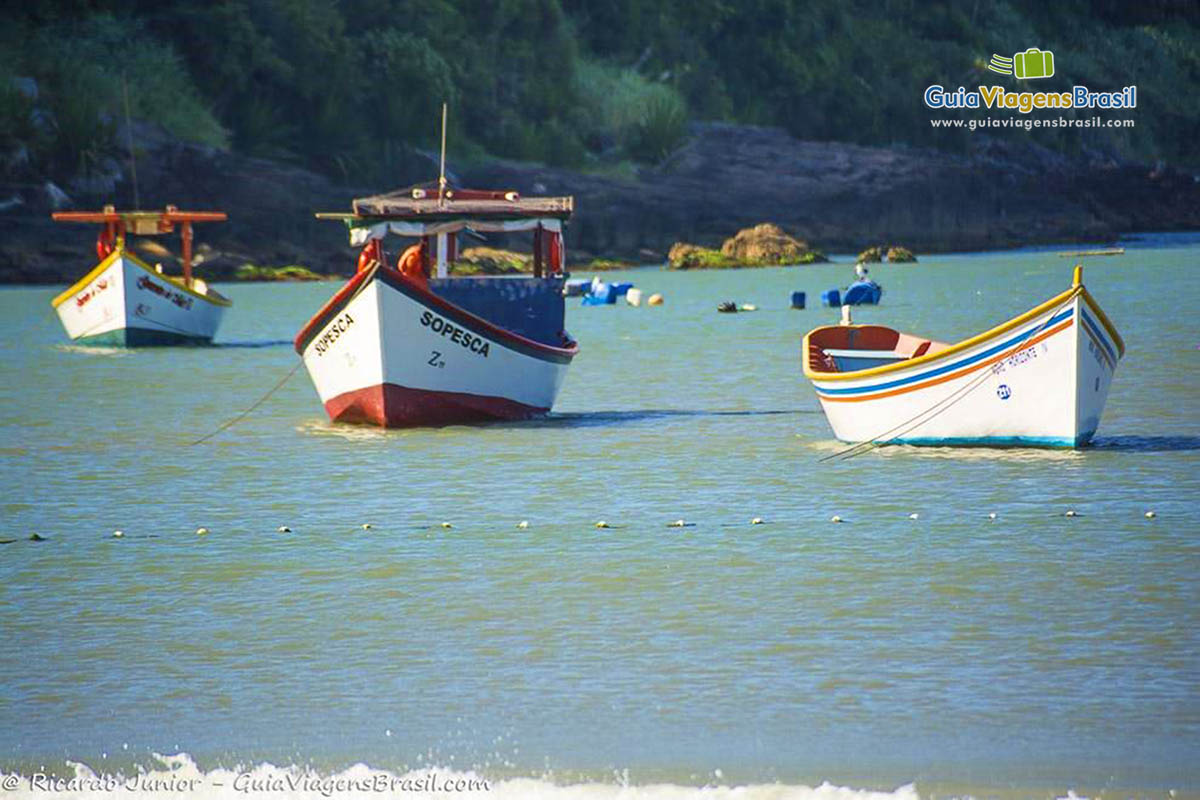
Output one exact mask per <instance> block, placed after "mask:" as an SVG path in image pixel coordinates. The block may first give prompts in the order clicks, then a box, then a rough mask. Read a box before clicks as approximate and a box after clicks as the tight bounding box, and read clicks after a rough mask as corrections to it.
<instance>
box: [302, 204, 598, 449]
mask: <svg viewBox="0 0 1200 800" xmlns="http://www.w3.org/2000/svg"><path fill="white" fill-rule="evenodd" d="M353 209H354V211H353V213H352V214H320V215H318V216H319V217H321V218H324V219H341V220H343V221H344V222H345V223H346V224H347V225H348V227H349V228H350V240H351V243H352V244H354V245H357V246H361V247H362V251H361V253H360V255H359V259H358V272H357V273H356V274H355V275H354V277H352V278H351V279H350V280H349V281H348V282H347V283H346V285H345V286H343V287H342V288H341V290H340V291H338V292H337V293H336V294H335V295H334V296H333V297H332V298H331V299H330V300H329V302H328V303H326V304H325V306H324V307H323V308H322V309H321V310H320V311H318V312H317V313H316V314H315V315H314V316H313V318H312V319H311V320H309V322H308V324H307V325H305V326H304V328H303V329H302V330H301V331H300V333H299V334H298V335H297V337H296V342H295V345H296V352H297V353H299V354H300V355H301V357H302V358H303V359H304V365H305V367H306V368H307V370H308V374H309V376H310V377H311V378H312V381H313V384H314V386H315V387H316V389H317V394H318V396H319V397H320V399H321V402H322V403H323V404H324V406H325V410H326V412H327V413H328V414H329V417H330V419H332V420H334V421H338V422H357V423H368V424H374V425H382V426H385V427H404V426H417V425H449V424H456V423H463V422H475V421H484V420H496V419H526V418H529V417H533V416H537V415H540V414H545V413H546V412H548V411H549V410H550V409H551V407H552V406H553V405H554V400H555V398H556V397H557V396H558V391H559V389H560V387H561V386H562V383H563V380H564V379H565V377H566V372H567V367H568V366H569V365H570V363H571V360H572V359H573V358H574V357H575V354H576V353H577V352H578V349H579V347H578V345H577V344H576V342H575V341H574V340H573V339H572V338H571V337H570V335H569V334H567V332H566V331H565V330H564V320H565V304H564V300H563V284H564V279H565V276H564V273H563V244H562V229H563V224H564V223H565V222H566V220H567V219H568V218H569V217H570V216H571V212H572V209H573V200H572V198H570V197H532V198H522V197H520V196H519V195H518V194H517V193H516V192H511V191H504V192H491V191H475V190H462V189H445V190H444V191H441V192H439V190H438V189H437V188H425V187H413V188H410V189H406V190H402V191H399V192H395V193H391V194H384V195H378V196H375V197H368V198H362V199H358V200H355V201H354V204H353ZM468 229H469V230H470V231H476V232H480V233H486V232H505V233H514V232H529V233H531V234H532V238H533V274H532V275H518V276H508V275H505V276H494V277H457V276H451V275H450V274H449V272H450V267H451V265H452V264H453V262H454V261H455V259H456V255H457V250H458V246H457V245H458V243H457V237H458V235H459V234H460V233H461V232H463V231H464V230H468ZM388 234H397V235H400V236H405V237H409V238H410V239H412V240H415V241H416V244H414V245H413V246H411V247H409V248H408V249H407V250H406V251H405V252H404V254H403V255H401V256H400V259H399V261H398V262H397V265H396V267H392V266H389V264H388V261H389V259H388V256H387V255H386V254H385V253H384V250H383V240H384V238H385V237H386V236H387V235H388ZM434 253H436V272H435V273H434V272H432V270H433V266H432V260H433V257H434Z"/></svg>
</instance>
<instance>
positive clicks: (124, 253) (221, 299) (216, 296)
mask: <svg viewBox="0 0 1200 800" xmlns="http://www.w3.org/2000/svg"><path fill="white" fill-rule="evenodd" d="M118 258H125V259H128V260H129V261H130V262H131V263H133V264H134V265H135V266H137V267H139V268H140V269H141V270H142V271H143V272H146V273H147V274H149V275H150V276H152V277H155V278H159V279H161V280H164V281H166V282H167V283H169V284H171V286H173V287H174V288H176V289H179V290H180V291H183V292H187V293H188V294H190V295H191V296H192V297H196V298H199V299H200V300H204V301H205V302H208V303H211V304H213V305H214V306H220V307H222V308H228V307H230V306H232V305H233V301H232V300H230V299H229V298H228V297H225V296H224V295H222V294H220V293H219V292H217V291H216V290H215V289H214V290H213V291H212V294H211V295H208V294H200V292H197V291H196V290H195V289H192V288H190V287H188V286H187V285H185V284H184V283H183V281H181V280H180V279H178V278H176V277H175V276H174V275H165V274H163V273H161V272H158V271H156V270H154V269H152V268H151V267H150V265H148V264H147V263H146V262H144V261H142V260H141V259H140V258H138V256H137V254H136V253H133V252H131V251H129V250H126V249H125V247H124V246H122V247H117V248H114V249H113V251H112V252H111V253H109V254H108V255H107V256H105V257H104V258H103V259H102V260H101V261H100V263H98V264H97V265H96V266H94V267H92V269H91V270H90V271H89V272H88V273H87V274H86V275H84V276H83V277H82V278H80V279H79V280H77V281H75V283H73V284H72V285H71V288H69V289H67V290H66V291H64V292H62V293H61V294H59V295H58V296H57V297H55V298H54V299H53V300H51V301H50V305H51V306H53V307H54V308H58V307H59V306H60V305H62V304H63V303H65V302H66V301H67V300H68V299H70V298H71V297H73V296H74V295H76V294H78V293H79V292H81V291H83V289H84V287H86V286H87V285H88V284H89V283H91V282H92V281H94V280H95V279H96V278H97V277H99V276H100V273H102V272H104V270H106V269H108V268H109V267H111V266H112V264H113V262H114V261H116V260H117V259H118Z"/></svg>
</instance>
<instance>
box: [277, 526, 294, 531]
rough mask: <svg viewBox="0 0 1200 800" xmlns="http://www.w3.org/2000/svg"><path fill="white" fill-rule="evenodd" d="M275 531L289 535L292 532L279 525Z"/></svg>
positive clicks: (286, 527)
mask: <svg viewBox="0 0 1200 800" xmlns="http://www.w3.org/2000/svg"><path fill="white" fill-rule="evenodd" d="M277 530H278V531H279V532H280V533H291V532H292V529H291V528H289V527H288V526H287V525H280V526H279V528H278V529H277Z"/></svg>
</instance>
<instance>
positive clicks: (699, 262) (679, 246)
mask: <svg viewBox="0 0 1200 800" xmlns="http://www.w3.org/2000/svg"><path fill="white" fill-rule="evenodd" d="M667 265H668V266H669V267H670V268H671V269H741V268H742V267H745V266H747V265H746V264H745V263H744V262H743V261H742V260H741V259H739V258H734V257H733V256H727V255H725V254H724V253H722V252H721V251H720V250H713V249H711V248H708V247H700V246H699V245H694V244H687V243H686V242H677V243H676V244H675V245H674V246H672V247H671V252H670V253H668V254H667Z"/></svg>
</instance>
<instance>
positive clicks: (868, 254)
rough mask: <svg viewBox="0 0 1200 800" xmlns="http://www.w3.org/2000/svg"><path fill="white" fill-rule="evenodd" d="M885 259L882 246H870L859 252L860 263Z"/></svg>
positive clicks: (870, 262) (874, 262)
mask: <svg viewBox="0 0 1200 800" xmlns="http://www.w3.org/2000/svg"><path fill="white" fill-rule="evenodd" d="M880 261H883V248H882V247H868V248H867V249H866V250H863V251H862V252H861V253H859V254H858V263H860V264H877V263H879V262H880Z"/></svg>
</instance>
